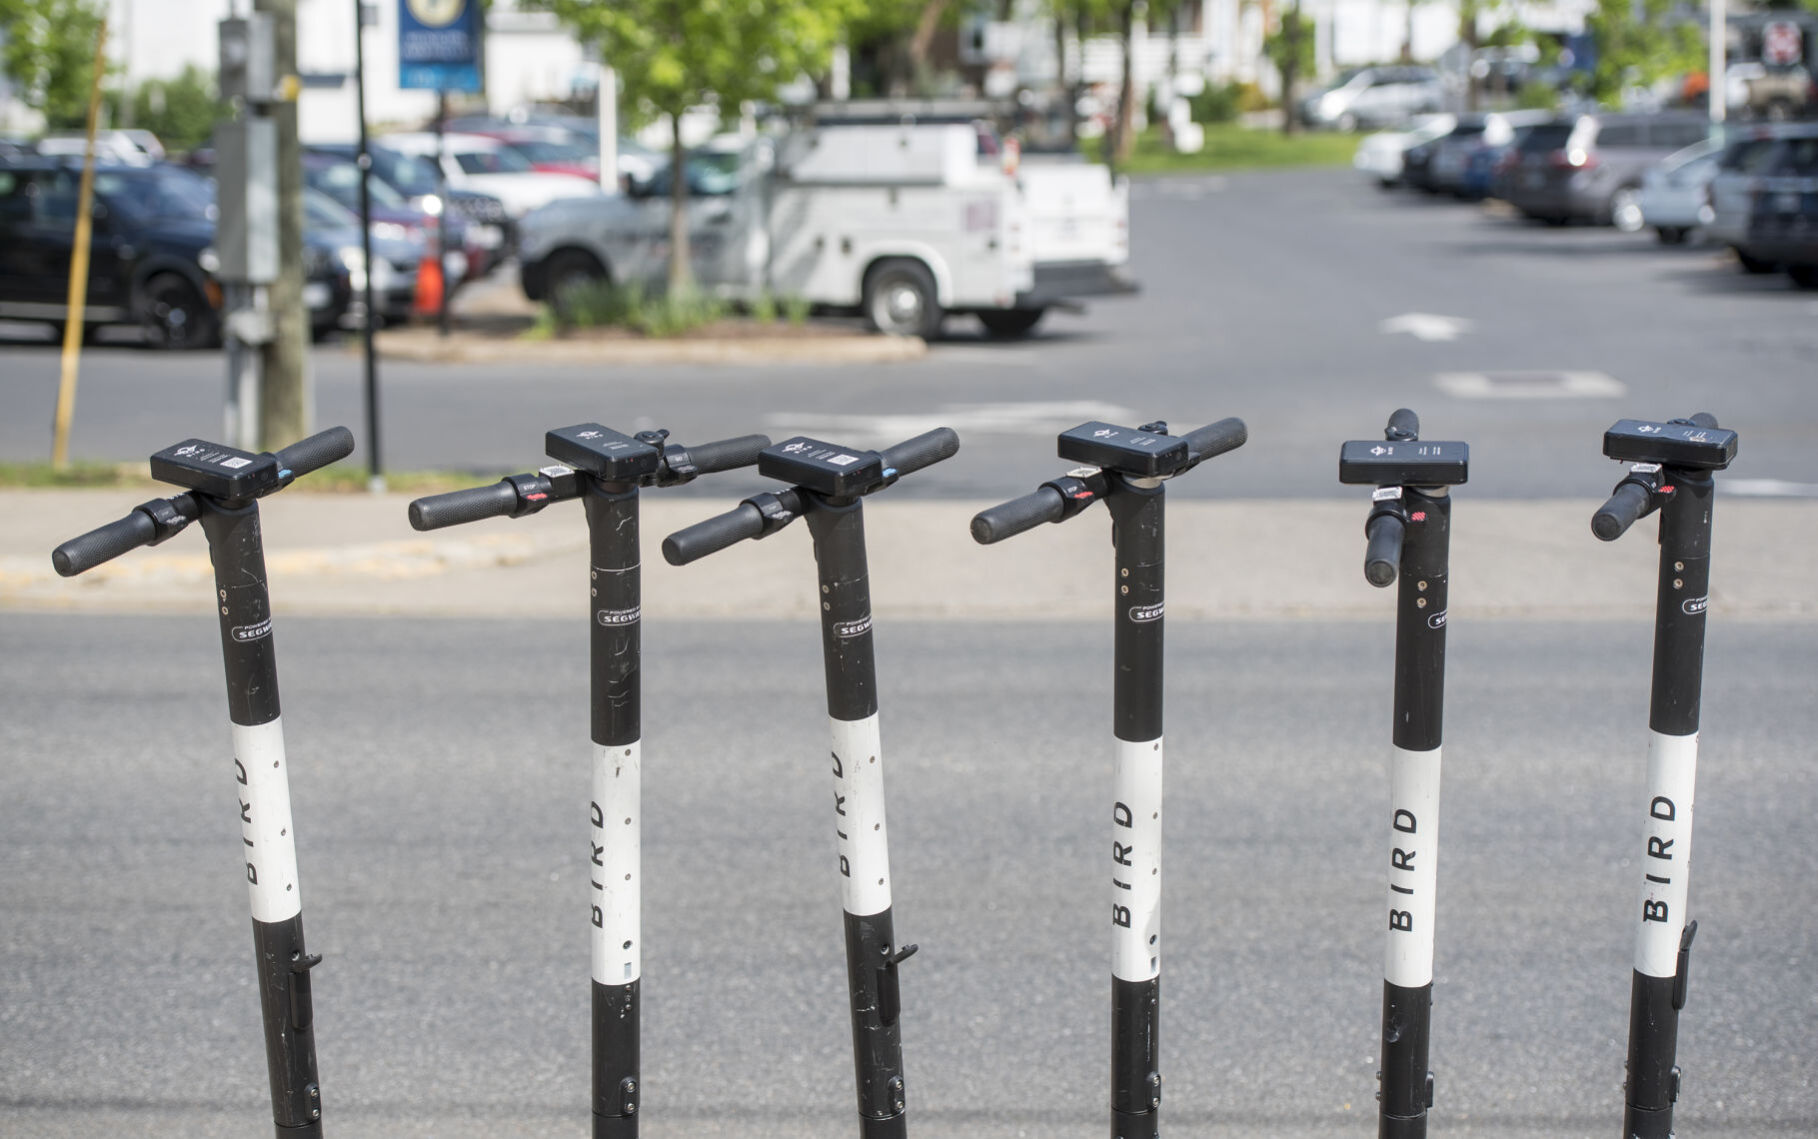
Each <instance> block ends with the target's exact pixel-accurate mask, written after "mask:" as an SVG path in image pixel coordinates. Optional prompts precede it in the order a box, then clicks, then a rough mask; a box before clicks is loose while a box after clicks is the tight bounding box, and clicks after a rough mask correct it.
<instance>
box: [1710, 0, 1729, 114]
mask: <svg viewBox="0 0 1818 1139" xmlns="http://www.w3.org/2000/svg"><path fill="white" fill-rule="evenodd" d="M1725 15H1726V13H1725V10H1724V0H1711V63H1710V72H1711V89H1710V91H1709V92H1708V94H1709V95H1710V99H1711V125H1712V126H1714V127H1721V126H1722V125H1723V120H1724V118H1725V117H1726V116H1727V115H1728V114H1729V83H1728V82H1727V81H1726V80H1725V79H1724V70H1725V64H1724V54H1725V53H1726V52H1727V51H1728V49H1729V43H1728V37H1729V26H1728V21H1727V20H1726V18H1725Z"/></svg>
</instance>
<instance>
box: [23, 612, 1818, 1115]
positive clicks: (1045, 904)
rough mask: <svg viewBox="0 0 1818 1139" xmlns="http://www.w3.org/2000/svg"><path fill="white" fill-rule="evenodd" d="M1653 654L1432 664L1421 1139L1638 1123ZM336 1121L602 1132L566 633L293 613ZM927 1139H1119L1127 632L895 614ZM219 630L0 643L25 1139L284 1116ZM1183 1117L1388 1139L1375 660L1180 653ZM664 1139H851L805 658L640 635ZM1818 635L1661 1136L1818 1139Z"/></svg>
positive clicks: (310, 904) (1174, 1090) (1735, 775)
mask: <svg viewBox="0 0 1818 1139" xmlns="http://www.w3.org/2000/svg"><path fill="white" fill-rule="evenodd" d="M1648 636H1649V630H1648V627H1647V626H1646V624H1645V623H1639V622H1605V623H1601V624H1597V625H1584V624H1581V623H1548V622H1537V621H1503V622H1489V623H1485V622H1467V621H1462V620H1461V621H1457V622H1454V624H1453V626H1452V637H1451V645H1452V652H1451V674H1450V683H1449V692H1448V696H1449V709H1448V710H1449V715H1448V722H1447V775H1446V788H1445V823H1444V830H1445V844H1444V853H1443V856H1442V860H1441V865H1442V869H1441V872H1440V910H1439V921H1440V930H1439V939H1438V977H1437V997H1436V1001H1435V1014H1434V1015H1435V1022H1434V1044H1433V1048H1434V1052H1433V1058H1434V1068H1435V1070H1436V1073H1437V1079H1438V1107H1437V1109H1436V1114H1435V1121H1434V1134H1436V1135H1438V1134H1455V1135H1483V1136H1496V1137H1498V1139H1514V1137H1522V1139H1528V1137H1534V1139H1539V1137H1541V1136H1548V1137H1554V1139H1557V1137H1562V1136H1574V1137H1575V1136H1588V1137H1595V1136H1605V1135H1612V1134H1614V1133H1615V1132H1616V1130H1617V1125H1618V1120H1619V1118H1620V1116H1619V1112H1620V1093H1619V1091H1618V1086H1619V1083H1620V1080H1621V1068H1622V1038H1623V1033H1624V1024H1625V1020H1626V1002H1627V993H1628V977H1629V963H1628V962H1629V944H1628V924H1627V921H1626V915H1627V913H1628V911H1629V908H1630V907H1631V906H1632V904H1633V894H1634V887H1635V883H1634V881H1633V879H1634V878H1635V876H1636V874H1637V873H1638V869H1637V867H1636V866H1635V865H1634V862H1633V859H1632V857H1631V851H1630V847H1631V846H1632V845H1633V841H1634V834H1633V831H1634V830H1635V828H1634V826H1633V825H1632V824H1633V823H1634V819H1633V817H1632V816H1633V815H1634V814H1635V813H1636V809H1637V808H1636V804H1637V802H1638V799H1637V796H1638V795H1640V793H1641V779H1642V771H1643V766H1644V764H1643V751H1644V731H1643V727H1644V725H1645V717H1646V700H1647V676H1646V668H1647V656H1648ZM276 637H277V643H278V645H279V646H280V659H281V666H282V671H283V677H284V700H285V705H284V707H285V724H286V729H287V736H288V738H289V741H290V751H291V759H292V767H293V790H294V799H295V810H296V820H297V829H298V840H299V851H300V862H301V868H302V874H303V878H302V882H303V889H304V892H305V896H304V914H305V921H306V923H307V925H308V929H309V933H310V940H311V945H312V948H313V949H315V950H317V951H319V952H322V953H324V954H325V955H326V958H327V960H326V962H325V964H324V965H323V966H322V967H321V969H320V970H318V972H317V974H316V978H317V989H316V992H317V1015H318V1032H319V1037H320V1049H321V1064H322V1075H323V1085H324V1103H325V1112H326V1114H325V1120H326V1123H327V1125H328V1127H329V1131H330V1133H331V1134H335V1135H355V1136H381V1137H388V1136H454V1137H480V1136H538V1137H541V1136H552V1137H553V1136H576V1137H578V1136H580V1135H582V1134H584V1133H585V1118H586V978H585V974H586V969H587V964H586V960H587V958H586V954H587V949H586V925H585V917H584V910H583V908H582V907H583V906H584V904H585V903H584V900H583V899H584V894H585V890H586V886H585V882H586V878H585V875H584V868H585V864H584V861H583V859H584V857H585V855H584V851H583V850H582V846H581V844H582V841H583V840H584V837H585V835H584V831H583V829H582V827H583V822H582V814H581V807H582V805H583V804H584V803H585V801H586V799H585V795H586V782H585V781H586V778H587V775H586V772H587V759H586V756H587V745H586V742H585V739H584V735H585V731H586V717H585V699H586V677H585V651H586V650H585V641H586V638H585V637H584V636H583V635H582V633H581V630H580V629H579V628H578V623H577V622H572V621H556V620H528V621H514V622H502V621H486V620H480V621H473V620H437V621H419V620H409V619H397V620H388V621H378V622H375V621H370V620H358V619H355V620H349V619H317V618H295V619H291V620H287V621H283V622H281V623H280V626H279V628H278V630H277V632H276ZM877 637H878V647H879V655H880V670H881V671H880V679H881V696H882V701H883V715H884V734H885V741H886V743H885V746H886V756H887V760H888V764H889V780H890V782H889V790H890V822H891V831H892V837H893V840H894V841H893V850H892V857H893V860H894V863H895V866H896V875H895V876H896V879H897V882H898V890H897V922H898V931H899V933H900V935H901V936H902V937H903V938H904V939H905V940H910V941H915V942H918V943H919V944H920V945H921V947H922V953H921V954H920V955H919V956H918V957H917V958H916V959H915V960H914V961H913V962H911V963H910V964H908V965H907V966H905V970H904V981H903V985H904V1002H905V1026H906V1027H905V1037H906V1049H907V1062H908V1065H909V1080H910V1084H909V1087H910V1103H911V1119H912V1127H913V1130H912V1133H913V1134H918V1135H924V1136H930V1137H936V1139H945V1137H953V1139H975V1137H976V1139H985V1137H991V1139H996V1137H1011V1136H1055V1137H1061V1139H1074V1137H1078V1139H1085V1137H1087V1136H1092V1135H1102V1134H1103V1122H1102V1117H1103V1103H1104V1097H1105V1082H1106V1079H1105V1062H1106V1061H1105V1052H1106V1043H1105V1037H1104V1033H1105V1024H1106V1010H1105V999H1106V993H1107V985H1106V982H1105V976H1104V974H1105V962H1106V947H1105V945H1104V938H1103V930H1102V928H1101V926H1102V922H1101V920H1100V913H1101V910H1102V900H1103V890H1104V883H1103V881H1102V877H1103V875H1102V867H1101V866H1100V865H1099V856H1098V853H1097V852H1098V851H1099V843H1100V841H1101V826H1102V824H1103V820H1104V815H1105V812H1106V807H1107V799H1106V796H1107V795H1108V793H1109V788H1108V782H1109V771H1108V766H1109V765H1108V762H1107V761H1108V752H1109V748H1108V746H1107V745H1108V743H1109V741H1108V739H1107V734H1108V733H1107V730H1106V729H1107V728H1108V725H1109V713H1108V707H1107V704H1108V700H1109V694H1108V687H1109V686H1108V683H1107V682H1108V680H1109V662H1108V659H1107V654H1108V652H1109V649H1110V644H1109V641H1110V638H1109V631H1108V630H1107V629H1106V628H1104V627H1103V625H1102V623H1100V622H1096V621H1094V622H1046V623H1039V624H1030V623H1022V624H1011V625H1003V624H989V623H973V622H951V621H949V622H909V621H895V622H888V621H880V623H879V626H878V631H877ZM215 638H216V633H215V630H214V627H213V625H212V623H211V622H208V621H204V620H200V619H197V618H192V617H177V616H173V617H153V618H144V617H118V616H105V617H103V616H92V617H91V616H78V615H67V614H18V613H0V642H3V643H4V644H5V645H6V646H7V647H8V650H9V651H8V652H6V653H5V654H0V691H4V692H5V693H6V694H7V714H6V715H5V716H4V717H0V743H3V749H0V755H3V756H4V760H3V761H0V771H3V772H4V782H5V787H6V793H5V794H4V795H0V912H3V913H4V914H5V915H6V917H5V920H4V922H0V962H3V963H4V964H3V965H0V1132H4V1133H5V1134H7V1135H8V1136H14V1135H17V1136H30V1137H34V1139H36V1137H45V1139H64V1137H87V1136H92V1135H97V1134H109V1133H122V1132H124V1133H131V1134H134V1135H138V1136H146V1137H157V1139H162V1137H166V1136H169V1137H176V1136H183V1137H186V1139H198V1137H200V1139H208V1137H215V1136H221V1137H227V1136H234V1137H239V1136H246V1135H257V1134H261V1133H265V1131H266V1128H267V1127H268V1125H269V1124H268V1120H269V1116H268V1115H267V1111H268V1107H267V1105H266V1103H265V1097H264V1093H263V1090H262V1089H263V1082H264V1066H263V1061H262V1058H261V1053H260V1047H261V1045H260V1035H259V1030H258V1023H257V1017H256V1011H255V1008H256V1006H255V1002H254V988H253V983H252V970H251V968H250V962H249V961H248V960H247V956H248V953H249V952H250V938H249V937H248V935H247V929H246V913H245V905H246V901H245V894H244V891H243V889H242V887H241V886H240V884H239V881H238V879H237V877H236V874H235V873H234V866H235V864H234V862H233V858H234V855H233V853H232V851H233V850H234V849H235V843H236V842H237V834H236V832H235V826H236V824H235V822H234V820H233V818H232V805H231V798H230V794H231V788H230V787H229V785H228V782H227V780H228V779H229V778H230V769H229V766H228V759H227V732H226V728H225V725H224V724H223V723H221V720H222V715H221V713H222V706H223V702H222V699H221V690H220V672H219V660H218V655H217V644H216V640H215ZM1169 642H1170V648H1169V663H1170V668H1171V674H1170V681H1169V697H1170V706H1169V721H1168V733H1169V735H1168V739H1169V769H1168V782H1169V788H1168V794H1169V799H1168V802H1169V808H1170V819H1169V822H1168V826H1167V831H1166V834H1167V840H1166V841H1167V856H1166V859H1165V865H1166V867H1167V871H1166V874H1167V891H1166V895H1165V902H1164V912H1165V920H1164V923H1163V925H1164V955H1163V961H1164V964H1163V975H1164V987H1163V992H1164V998H1163V999H1164V1013H1163V1035H1162V1047H1163V1063H1164V1071H1165V1072H1166V1075H1167V1099H1166V1103H1165V1105H1164V1117H1165V1119H1166V1121H1167V1125H1168V1133H1169V1134H1171V1135H1176V1136H1196V1137H1197V1136H1236V1137H1242V1139H1264V1137H1268V1139H1298V1137H1307V1139H1314V1137H1327V1136H1340V1135H1361V1134H1369V1133H1372V1132H1373V1126H1374V1125H1373V1122H1372V1120H1371V1114H1372V1112H1373V1108H1374V1105H1373V1103H1372V1101H1371V1098H1370V1097H1371V1092H1372V1090H1373V1086H1374V1085H1373V1073H1374V1071H1375V1062H1374V1052H1375V1039H1376V1036H1375V1034H1376V1017H1377V1014H1378V1001H1379V988H1380V955H1381V933H1380V931H1379V930H1378V928H1377V926H1378V924H1379V922H1380V914H1379V911H1378V905H1379V903H1380V895H1381V890H1382V867H1381V862H1382V851H1381V849H1380V848H1381V840H1382V835H1381V834H1380V833H1379V832H1380V830H1381V823H1382V819H1381V812H1382V803H1383V802H1384V799H1385V796H1386V794H1387V788H1386V786H1385V783H1386V775H1385V771H1384V763H1383V761H1384V758H1385V753H1386V751H1387V726H1388V719H1389V715H1388V698H1389V691H1388V687H1389V667H1388V665H1389V656H1390V652H1391V642H1392V633H1391V629H1390V625H1389V622H1388V621H1387V620H1386V619H1385V620H1382V621H1376V622H1336V623H1335V622H1327V621H1315V620H1299V621H1285V622H1260V621H1259V622H1243V623H1229V622H1210V621H1175V622H1171V627H1170V630H1169ZM645 661H646V688H645V691H646V701H647V703H646V718H645V719H646V740H647V744H646V761H647V764H646V776H645V779H646V791H645V796H646V805H647V815H646V821H645V843H646V847H645V851H646V874H647V879H648V886H647V890H646V894H645V899H646V900H645V916H646V923H647V926H646V927H647V930H648V946H649V949H648V952H647V954H646V969H645V993H646V1038H645V1039H646V1052H645V1056H646V1059H645V1067H644V1074H645V1088H646V1099H645V1104H646V1110H647V1113H648V1118H647V1119H646V1121H645V1128H646V1132H645V1133H646V1134H648V1135H650V1136H652V1137H653V1139H661V1137H667V1136H756V1137H772V1136H774V1137H778V1139H780V1137H784V1136H790V1137H804V1139H823V1137H826V1139H833V1137H841V1136H849V1135H851V1134H853V1133H854V1131H855V1127H854V1121H853V1119H852V1113H853V1106H852V1099H851V1095H850V1091H849V1063H850V1061H849V1054H848V1049H847V1030H846V1026H845V1020H844V1017H845V1014H844V1007H843V996H842V989H841V983H842V967H843V966H842V958H841V955H840V954H841V950H840V944H839V932H838V913H837V909H838V895H837V893H836V888H835V884H834V875H833V872H832V869H831V867H830V865H829V860H830V858H831V851H832V838H831V836H830V835H829V834H827V827H828V823H829V819H828V817H827V814H826V808H827V800H826V793H827V788H826V785H825V782H824V781H825V772H824V770H823V768H822V765H821V764H820V763H819V762H818V761H816V760H815V756H817V755H821V754H823V752H822V750H821V748H822V744H821V741H822V738H823V737H822V733H823V731H824V721H823V719H822V716H821V710H822V705H821V699H820V691H819V684H820V676H819V671H820V670H819V661H818V642H817V637H816V634H815V630H814V627H813V625H812V623H810V622H803V621H773V622H755V623H728V622H691V621H668V622H657V621H652V622H650V623H649V624H648V626H647V629H646V641H645ZM1815 669H1818V649H1815V647H1814V642H1813V640H1812V638H1811V636H1810V631H1809V627H1808V626H1804V625H1796V626H1791V627H1784V628H1783V627H1777V626H1775V625H1773V624H1770V623H1764V622H1740V623H1738V622H1723V621H1713V622H1712V625H1711V639H1710V651H1709V658H1708V667H1707V672H1706V678H1707V679H1706V701H1705V723H1704V729H1705V730H1704V755H1703V757H1702V760H1703V762H1702V765H1701V767H1702V770H1701V772H1700V780H1699V811H1698V851H1699V855H1698V863H1697V871H1696V874H1695V876H1694V879H1693V886H1692V899H1693V906H1694V912H1695V915H1696V916H1697V917H1698V918H1699V919H1700V922H1701V926H1700V934H1699V938H1698V943H1697V950H1696V954H1695V956H1694V965H1693V972H1692V982H1691V996H1690V1002H1689V1004H1688V1006H1687V1008H1686V1012H1685V1015H1684V1020H1683V1022H1682V1035H1681V1051H1680V1062H1681V1064H1682V1066H1683V1068H1684V1070H1685V1081H1686V1082H1685V1094H1684V1096H1683V1098H1682V1100H1681V1103H1680V1111H1679V1123H1680V1133H1681V1134H1684V1135H1701V1136H1724V1137H1735V1139H1742V1137H1748V1139H1767V1137H1770V1136H1773V1137H1780V1136H1792V1135H1809V1134H1812V1133H1813V1132H1814V1131H1815V1130H1818V1086H1815V1082H1814V1081H1815V1080H1818V1052H1814V1050H1813V1048H1812V1041H1813V1040H1814V1039H1815V1038H1818V997H1815V996H1814V990H1813V988H1812V985H1811V983H1810V976H1811V969H1812V961H1813V957H1814V954H1815V953H1818V922H1815V921H1814V917H1813V915H1814V913H1818V887H1814V885H1813V883H1814V882H1818V860H1815V858H1814V847H1813V845H1812V844H1811V843H1810V842H1809V841H1808V840H1807V832H1808V831H1809V830H1810V820H1811V819H1812V817H1813V816H1814V814H1815V813H1818V785H1815V784H1814V782H1813V780H1812V779H1811V777H1810V775H1811V773H1810V754H1809V752H1810V747H1809V741H1810V740H1811V739H1812V737H1813V734H1814V732H1815V731H1818V701H1815V700H1814V694H1813V686H1812V683H1811V678H1812V676H1813V675H1814V670H1815Z"/></svg>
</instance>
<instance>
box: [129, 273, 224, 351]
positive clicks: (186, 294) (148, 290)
mask: <svg viewBox="0 0 1818 1139" xmlns="http://www.w3.org/2000/svg"><path fill="white" fill-rule="evenodd" d="M139 322H140V326H141V327H142V328H144V329H145V339H146V342H147V343H148V344H150V345H151V346H152V347H153V348H168V349H186V348H212V347H213V346H214V344H215V336H216V332H217V331H218V322H217V321H216V319H215V310H214V309H212V308H210V307H209V305H208V301H207V300H206V299H205V298H204V297H203V296H202V294H201V293H200V292H198V291H197V289H196V287H195V286H194V285H192V284H190V283H189V282H188V281H187V280H185V279H183V278H182V277H180V276H178V275H177V274H175V273H160V274H158V275H157V276H156V277H153V278H152V279H151V280H149V281H147V282H146V283H145V289H144V301H143V304H142V306H141V308H140V310H139Z"/></svg>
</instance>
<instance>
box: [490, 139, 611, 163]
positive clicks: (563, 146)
mask: <svg viewBox="0 0 1818 1139" xmlns="http://www.w3.org/2000/svg"><path fill="white" fill-rule="evenodd" d="M505 145H506V147H508V148H509V149H511V150H515V151H517V152H518V153H519V154H521V155H523V156H524V157H525V158H528V159H530V161H532V162H566V163H569V164H574V163H579V162H585V161H587V160H588V159H589V158H598V157H599V155H600V152H599V151H597V150H588V149H587V148H586V147H584V146H580V145H577V144H575V143H572V142H545V141H543V140H542V139H530V138H527V139H519V140H515V141H512V142H508V143H506V144H505Z"/></svg>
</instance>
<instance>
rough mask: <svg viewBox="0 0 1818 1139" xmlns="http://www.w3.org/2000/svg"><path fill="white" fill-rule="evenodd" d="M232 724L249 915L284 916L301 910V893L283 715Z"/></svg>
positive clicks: (261, 917)
mask: <svg viewBox="0 0 1818 1139" xmlns="http://www.w3.org/2000/svg"><path fill="white" fill-rule="evenodd" d="M233 729H234V779H235V781H236V782H237V784H238V786H237V787H236V788H235V790H237V791H238V792H239V803H240V841H241V848H240V849H241V852H242V853H243V854H244V855H245V862H246V870H245V873H246V891H247V893H248V894H249V895H250V896H251V899H252V916H253V920H254V921H261V922H265V923H267V924H270V923H272V922H280V921H288V920H289V919H291V918H294V917H296V916H297V915H298V914H299V913H301V912H303V898H302V896H301V894H300V893H299V892H298V889H297V840H296V835H294V834H293V833H291V832H292V827H291V822H290V772H289V771H288V770H287V769H286V768H285V766H284V726H283V720H282V718H279V719H277V720H272V721H271V722H269V723H264V724H255V725H253V726H252V727H247V726H246V725H245V724H235V725H234V726H233Z"/></svg>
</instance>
